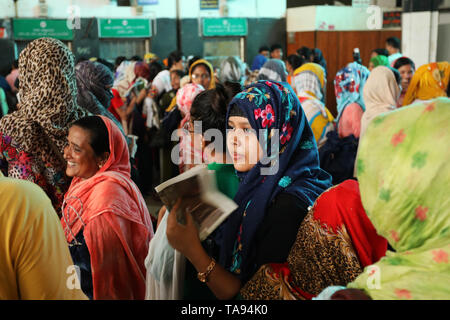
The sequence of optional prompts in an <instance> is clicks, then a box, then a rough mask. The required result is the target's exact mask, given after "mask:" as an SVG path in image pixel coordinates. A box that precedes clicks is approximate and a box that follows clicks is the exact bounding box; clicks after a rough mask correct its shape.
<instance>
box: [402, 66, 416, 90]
mask: <svg viewBox="0 0 450 320" xmlns="http://www.w3.org/2000/svg"><path fill="white" fill-rule="evenodd" d="M398 72H399V73H400V77H401V78H402V81H401V86H402V88H403V91H404V92H406V91H407V90H408V87H409V83H410V82H411V79H412V77H413V75H414V69H413V68H412V67H411V65H410V64H406V65H404V66H401V67H400V68H398Z"/></svg>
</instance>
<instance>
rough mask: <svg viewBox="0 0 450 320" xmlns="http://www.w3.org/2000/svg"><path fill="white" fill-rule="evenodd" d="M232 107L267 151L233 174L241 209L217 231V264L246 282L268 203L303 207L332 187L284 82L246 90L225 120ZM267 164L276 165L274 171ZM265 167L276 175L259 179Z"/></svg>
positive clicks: (264, 82)
mask: <svg viewBox="0 0 450 320" xmlns="http://www.w3.org/2000/svg"><path fill="white" fill-rule="evenodd" d="M234 105H237V107H239V108H240V109H241V110H242V111H243V112H244V114H245V116H246V117H247V119H248V121H249V123H250V125H251V126H252V128H253V129H254V130H256V132H257V134H258V132H259V130H260V129H262V130H263V131H264V134H263V135H262V137H259V143H260V144H261V146H262V148H263V149H264V148H267V149H266V150H267V155H265V156H263V158H262V159H260V161H259V162H258V163H257V164H256V165H255V166H254V167H253V168H252V169H251V170H250V171H248V172H238V173H237V174H238V176H239V178H240V180H241V182H240V185H239V189H238V192H237V194H236V196H235V198H234V201H235V202H236V203H237V204H238V205H239V208H238V209H237V210H236V211H235V212H233V213H232V214H231V215H230V217H229V218H228V219H227V220H226V222H225V223H224V224H223V227H222V228H221V232H220V233H221V237H220V238H221V239H220V241H221V250H220V251H221V254H220V259H219V261H220V263H221V265H222V266H225V268H227V269H228V270H230V271H232V272H234V273H235V274H236V275H237V276H238V277H239V278H240V279H241V280H247V279H248V278H249V277H250V276H251V275H252V274H253V273H254V272H255V271H256V270H255V269H256V265H255V255H254V253H255V250H254V248H253V242H254V241H253V240H254V236H255V233H256V231H257V230H258V228H259V226H260V224H261V222H262V220H263V218H264V216H265V214H266V211H267V208H268V207H269V205H270V203H271V201H272V200H273V199H274V198H275V197H276V196H277V195H278V194H279V193H281V192H286V193H289V194H292V195H294V196H296V197H298V198H299V199H300V200H301V201H303V202H304V203H305V204H306V206H309V205H312V204H313V203H314V201H315V200H316V198H317V197H318V196H319V195H320V194H321V193H322V192H323V191H324V190H326V189H327V188H329V187H330V186H331V176H330V175H329V174H328V173H326V172H325V171H323V170H322V169H320V166H319V156H318V150H317V144H316V141H315V139H314V136H313V133H312V130H311V128H310V127H309V125H308V120H307V119H306V116H305V113H304V112H303V110H302V108H301V106H300V101H299V100H298V98H297V96H296V95H295V93H294V91H293V89H292V88H291V87H290V86H289V84H288V83H285V82H274V81H269V80H260V81H258V82H256V83H253V84H251V85H249V86H247V87H246V88H245V89H244V91H242V92H240V93H239V94H237V95H236V96H235V97H234V98H233V100H232V101H231V102H230V104H229V108H228V112H227V121H228V118H229V117H230V109H231V107H233V106H234ZM273 129H278V130H279V135H276V134H275V135H274V132H273ZM277 144H278V145H279V149H276V150H275V152H273V154H272V152H271V149H272V148H271V147H272V146H273V145H277ZM277 158H278V159H277ZM268 160H274V161H275V166H271V165H270V163H269V161H268ZM264 163H268V164H264ZM269 167H271V168H278V170H274V172H273V173H274V174H271V175H262V174H261V169H268V168H269ZM244 213H245V214H244ZM280 214H282V213H280ZM276 240H277V239H273V241H276Z"/></svg>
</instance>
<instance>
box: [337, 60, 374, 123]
mask: <svg viewBox="0 0 450 320" xmlns="http://www.w3.org/2000/svg"><path fill="white" fill-rule="evenodd" d="M369 74H370V71H369V69H367V68H366V67H365V66H363V65H360V64H359V63H357V62H352V63H349V64H348V65H346V66H345V67H344V68H342V69H341V70H339V71H338V72H337V73H336V78H335V79H334V92H335V94H336V102H337V111H338V116H337V118H336V123H338V122H339V119H340V118H341V116H342V113H343V112H344V109H345V107H347V106H348V105H349V104H351V103H357V104H359V105H360V106H361V108H362V109H363V111H366V106H365V105H364V99H363V94H362V93H363V88H364V85H365V84H366V81H367V78H368V77H369Z"/></svg>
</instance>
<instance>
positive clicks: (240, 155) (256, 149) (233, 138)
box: [227, 116, 263, 172]
mask: <svg viewBox="0 0 450 320" xmlns="http://www.w3.org/2000/svg"><path fill="white" fill-rule="evenodd" d="M228 125H229V127H230V129H231V130H229V131H228V132H227V148H228V152H229V153H230V155H231V157H232V158H233V165H234V168H235V169H236V170H237V171H240V172H247V171H250V170H251V169H252V168H253V167H254V166H255V165H256V164H257V163H258V161H259V160H260V159H261V157H262V155H263V150H262V148H261V145H260V144H259V141H258V137H257V136H256V133H255V131H254V130H253V128H252V126H251V125H250V123H249V122H248V120H247V118H244V117H235V116H233V117H230V118H229V119H228Z"/></svg>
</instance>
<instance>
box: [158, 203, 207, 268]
mask: <svg viewBox="0 0 450 320" xmlns="http://www.w3.org/2000/svg"><path fill="white" fill-rule="evenodd" d="M179 210H181V212H182V214H183V215H184V220H185V221H186V225H182V224H180V223H178V221H177V216H176V215H177V211H179ZM166 235H167V240H168V241H169V243H170V245H171V246H172V247H173V248H174V249H175V250H177V251H179V252H180V253H181V254H182V255H184V256H185V257H186V258H188V259H190V258H191V257H192V256H194V255H195V254H196V253H198V251H197V250H199V249H201V248H202V247H201V243H200V238H199V237H198V229H197V227H196V226H195V224H194V219H193V218H192V216H191V214H190V213H188V212H186V209H185V208H184V207H183V206H182V201H181V199H178V201H177V202H176V203H175V205H174V206H173V208H172V210H171V211H170V212H169V216H168V217H167V229H166Z"/></svg>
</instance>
